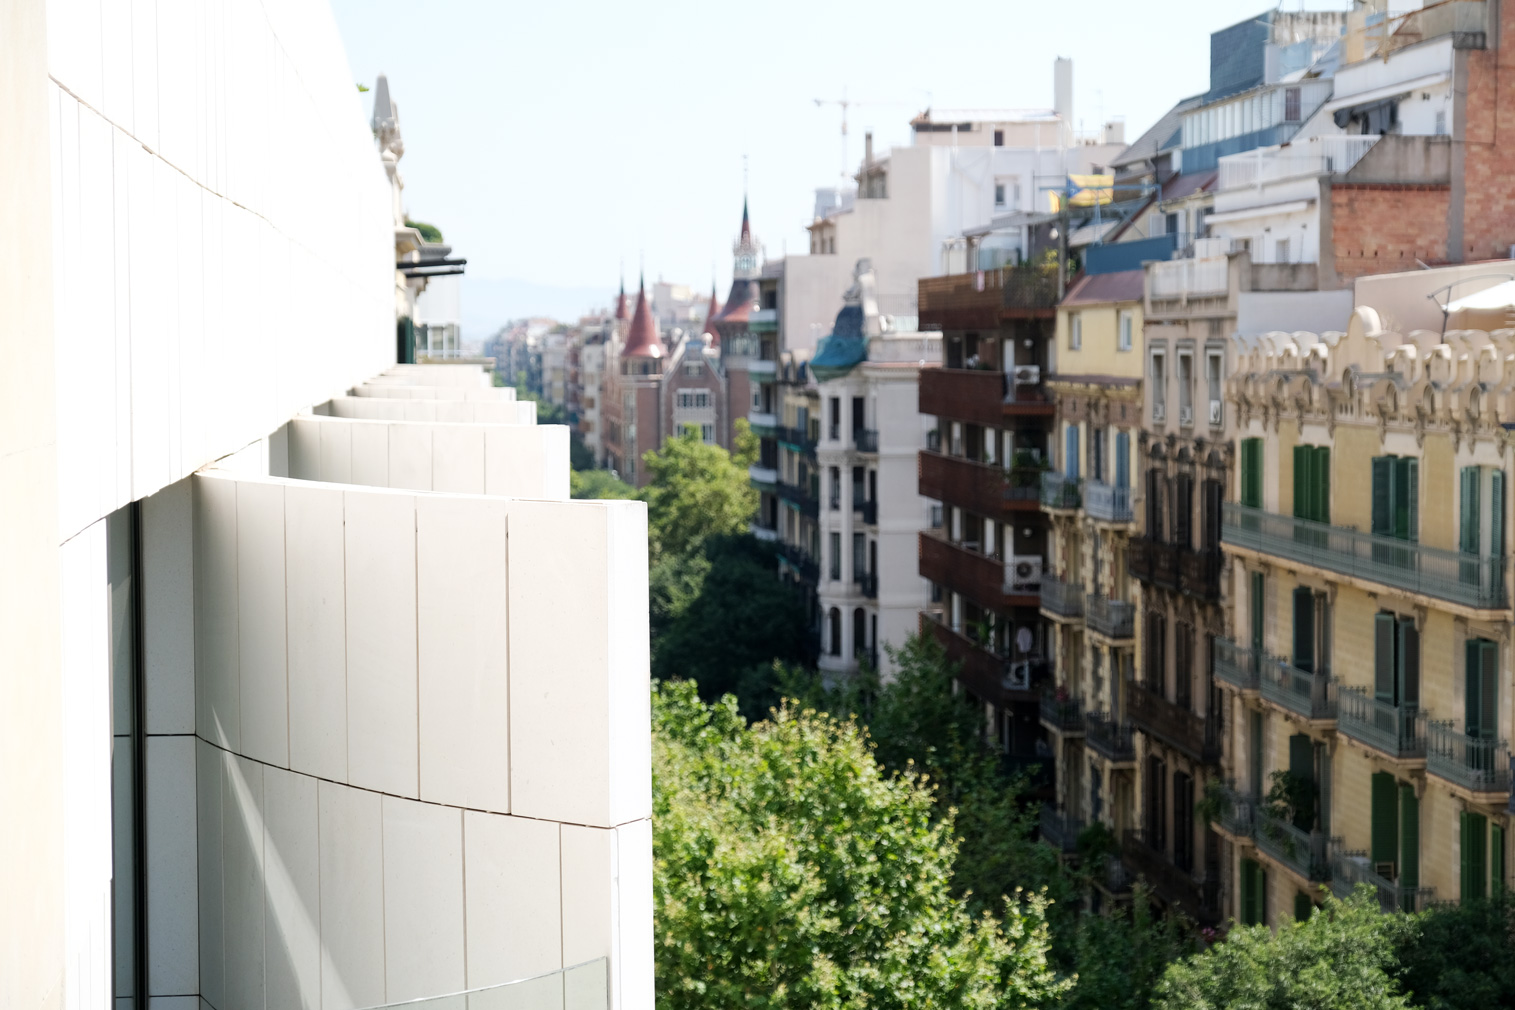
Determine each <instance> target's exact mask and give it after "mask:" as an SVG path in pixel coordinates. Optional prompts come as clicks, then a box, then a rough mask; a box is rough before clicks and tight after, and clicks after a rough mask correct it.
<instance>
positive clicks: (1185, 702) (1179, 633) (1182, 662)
mask: <svg viewBox="0 0 1515 1010" xmlns="http://www.w3.org/2000/svg"><path fill="white" fill-rule="evenodd" d="M1193 687H1194V626H1193V625H1190V624H1185V623H1184V622H1182V621H1179V622H1177V623H1175V624H1174V625H1173V703H1174V704H1175V705H1177V706H1178V707H1179V708H1189V707H1190V706H1191V705H1192V704H1193ZM1174 802H1175V804H1176V803H1177V800H1176V799H1175V801H1174ZM1173 811H1174V813H1175V814H1176V813H1177V812H1178V807H1177V806H1176V805H1175V806H1174V808H1173Z"/></svg>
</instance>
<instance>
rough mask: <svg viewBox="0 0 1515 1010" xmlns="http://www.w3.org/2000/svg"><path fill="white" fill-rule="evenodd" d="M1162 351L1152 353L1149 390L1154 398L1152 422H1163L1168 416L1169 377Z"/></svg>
mask: <svg viewBox="0 0 1515 1010" xmlns="http://www.w3.org/2000/svg"><path fill="white" fill-rule="evenodd" d="M1164 365H1165V362H1164V361H1163V352H1162V351H1153V352H1152V366H1151V368H1152V383H1151V388H1149V389H1148V390H1147V392H1148V394H1149V395H1150V396H1151V398H1152V420H1153V421H1162V420H1164V419H1165V418H1166V417H1167V416H1168V409H1167V407H1168V375H1167V370H1166V369H1165V367H1164Z"/></svg>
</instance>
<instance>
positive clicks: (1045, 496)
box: [1042, 470, 1079, 509]
mask: <svg viewBox="0 0 1515 1010" xmlns="http://www.w3.org/2000/svg"><path fill="white" fill-rule="evenodd" d="M1078 491H1079V481H1078V478H1077V477H1067V476H1064V475H1063V474H1060V473H1057V472H1055V471H1052V470H1048V471H1047V472H1046V473H1043V474H1042V504H1043V505H1045V506H1046V507H1047V508H1049V509H1076V508H1078V502H1079V495H1078Z"/></svg>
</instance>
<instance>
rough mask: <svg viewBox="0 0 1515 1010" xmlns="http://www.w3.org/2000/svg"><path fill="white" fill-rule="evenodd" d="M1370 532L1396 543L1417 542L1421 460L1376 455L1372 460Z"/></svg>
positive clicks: (1418, 535) (1418, 533) (1418, 536)
mask: <svg viewBox="0 0 1515 1010" xmlns="http://www.w3.org/2000/svg"><path fill="white" fill-rule="evenodd" d="M1372 473H1373V486H1372V508H1373V515H1372V523H1373V525H1372V530H1373V532H1374V533H1377V534H1378V535H1379V536H1386V537H1393V538H1395V539H1396V540H1409V541H1412V542H1413V541H1416V540H1419V539H1420V461H1419V460H1417V459H1412V458H1410V457H1408V456H1375V457H1374V458H1373V461H1372Z"/></svg>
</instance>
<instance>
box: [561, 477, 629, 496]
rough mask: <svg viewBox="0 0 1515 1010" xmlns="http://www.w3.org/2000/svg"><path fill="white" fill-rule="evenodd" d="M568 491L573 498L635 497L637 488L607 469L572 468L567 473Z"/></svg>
mask: <svg viewBox="0 0 1515 1010" xmlns="http://www.w3.org/2000/svg"><path fill="white" fill-rule="evenodd" d="M568 488H569V493H570V494H572V495H573V497H575V498H601V499H603V498H635V497H636V496H637V489H636V488H634V487H632V486H631V485H630V484H628V483H626V482H625V481H623V480H621V479H620V478H618V477H617V476H616V475H615V474H613V473H611V472H610V471H609V470H574V471H572V472H571V473H569V475H568Z"/></svg>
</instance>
